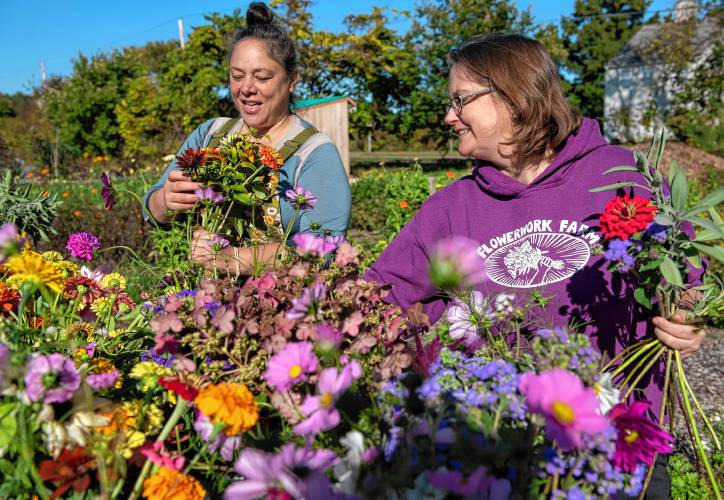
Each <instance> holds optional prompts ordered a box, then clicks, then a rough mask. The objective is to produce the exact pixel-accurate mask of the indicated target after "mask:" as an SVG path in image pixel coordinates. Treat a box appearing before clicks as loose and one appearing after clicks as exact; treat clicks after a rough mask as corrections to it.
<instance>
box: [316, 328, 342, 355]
mask: <svg viewBox="0 0 724 500" xmlns="http://www.w3.org/2000/svg"><path fill="white" fill-rule="evenodd" d="M316 340H317V343H318V344H319V345H320V346H322V347H323V348H325V349H336V348H338V347H339V346H340V345H341V344H342V341H343V340H344V335H343V334H342V332H340V331H339V330H338V329H337V328H335V327H333V326H332V325H330V324H329V323H321V324H320V325H319V326H317V339H316Z"/></svg>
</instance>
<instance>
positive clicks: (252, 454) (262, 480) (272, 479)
mask: <svg viewBox="0 0 724 500" xmlns="http://www.w3.org/2000/svg"><path fill="white" fill-rule="evenodd" d="M234 470H236V472H238V473H239V474H241V476H242V477H243V479H242V480H241V481H237V482H235V483H232V484H231V485H229V487H228V488H226V491H225V492H224V499H225V500H256V499H258V498H269V497H271V498H280V497H281V495H279V494H280V493H283V492H287V493H289V494H290V495H292V496H293V497H295V498H296V497H301V495H299V493H301V492H300V491H298V489H297V487H296V486H297V482H296V481H295V477H294V475H293V474H292V473H291V472H289V471H288V470H287V469H286V468H285V467H283V466H282V465H281V463H280V461H279V460H278V459H277V457H276V455H274V454H272V453H266V452H264V451H261V450H257V449H254V448H246V449H244V450H243V451H242V452H241V454H240V455H239V459H238V460H237V461H236V463H235V464H234Z"/></svg>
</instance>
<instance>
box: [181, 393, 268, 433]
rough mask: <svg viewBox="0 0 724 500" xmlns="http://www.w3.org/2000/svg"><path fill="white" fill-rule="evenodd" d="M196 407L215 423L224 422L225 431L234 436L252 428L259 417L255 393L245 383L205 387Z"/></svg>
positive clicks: (198, 397)
mask: <svg viewBox="0 0 724 500" xmlns="http://www.w3.org/2000/svg"><path fill="white" fill-rule="evenodd" d="M195 403H196V407H197V408H198V409H199V411H200V412H201V413H203V414H204V415H205V416H206V418H208V419H209V420H210V421H211V423H213V424H214V425H216V424H218V423H223V424H224V425H225V426H226V427H225V428H224V433H225V434H226V435H228V436H233V435H236V434H239V433H241V432H246V431H248V430H249V429H251V428H252V427H253V426H254V425H255V424H256V422H257V420H258V419H259V407H258V406H257V405H256V400H255V399H254V395H253V394H252V393H251V391H250V390H249V388H248V387H246V386H245V385H244V384H217V385H210V386H208V387H204V388H203V389H201V390H200V391H199V394H198V396H196V400H195Z"/></svg>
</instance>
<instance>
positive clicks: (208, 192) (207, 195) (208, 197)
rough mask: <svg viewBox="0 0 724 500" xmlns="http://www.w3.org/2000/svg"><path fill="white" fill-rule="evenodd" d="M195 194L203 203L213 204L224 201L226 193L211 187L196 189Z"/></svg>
mask: <svg viewBox="0 0 724 500" xmlns="http://www.w3.org/2000/svg"><path fill="white" fill-rule="evenodd" d="M194 194H195V195H196V199H197V200H199V201H200V202H202V203H204V202H208V203H211V204H218V203H221V202H222V201H224V195H223V194H221V193H217V192H215V191H214V190H213V189H211V188H210V187H206V188H203V189H197V190H196V191H194Z"/></svg>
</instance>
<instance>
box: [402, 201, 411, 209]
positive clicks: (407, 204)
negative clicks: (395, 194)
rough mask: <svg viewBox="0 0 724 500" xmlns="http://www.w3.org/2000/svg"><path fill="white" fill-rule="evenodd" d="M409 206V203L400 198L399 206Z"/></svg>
mask: <svg viewBox="0 0 724 500" xmlns="http://www.w3.org/2000/svg"><path fill="white" fill-rule="evenodd" d="M409 206H410V204H409V203H407V202H406V201H405V200H402V201H401V202H400V208H407V207H409Z"/></svg>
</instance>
